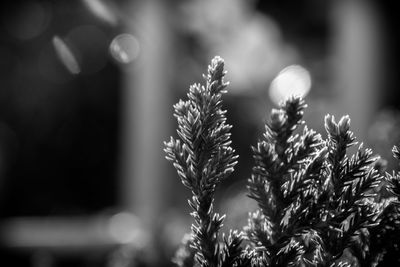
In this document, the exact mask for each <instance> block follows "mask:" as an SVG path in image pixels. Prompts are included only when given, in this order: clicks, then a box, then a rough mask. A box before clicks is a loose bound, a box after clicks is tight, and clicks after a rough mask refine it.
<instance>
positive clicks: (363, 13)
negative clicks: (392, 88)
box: [331, 0, 383, 140]
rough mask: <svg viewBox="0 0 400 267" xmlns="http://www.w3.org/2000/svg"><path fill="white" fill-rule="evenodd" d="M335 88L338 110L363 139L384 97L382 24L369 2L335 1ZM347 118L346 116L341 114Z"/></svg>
mask: <svg viewBox="0 0 400 267" xmlns="http://www.w3.org/2000/svg"><path fill="white" fill-rule="evenodd" d="M331 3H332V4H333V7H334V8H333V12H332V26H333V56H334V74H333V77H334V83H335V84H334V86H335V87H336V88H335V92H337V93H338V98H337V99H338V103H339V107H338V110H342V111H343V113H346V114H349V115H350V117H351V119H352V122H351V123H352V129H353V131H354V132H355V133H356V135H357V137H359V138H360V140H365V139H366V137H367V130H368V125H369V124H370V123H371V120H372V116H373V115H374V113H375V112H376V110H377V108H378V106H379V104H380V102H381V100H382V96H381V95H380V90H379V89H381V90H382V88H379V85H380V84H381V77H382V60H383V55H382V48H383V45H382V40H383V38H382V36H381V35H382V32H383V31H382V30H383V29H382V25H381V24H380V20H379V16H378V14H377V11H376V9H373V7H372V4H371V2H370V1H361V0H339V1H332V2H331ZM338 115H344V114H338Z"/></svg>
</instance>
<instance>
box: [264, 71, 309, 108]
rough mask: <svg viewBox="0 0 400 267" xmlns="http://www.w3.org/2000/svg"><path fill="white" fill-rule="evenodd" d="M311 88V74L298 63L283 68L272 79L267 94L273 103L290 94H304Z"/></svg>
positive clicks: (282, 99) (284, 98) (277, 102)
mask: <svg viewBox="0 0 400 267" xmlns="http://www.w3.org/2000/svg"><path fill="white" fill-rule="evenodd" d="M310 89H311V76H310V73H309V72H308V70H306V69H305V68H303V67H302V66H299V65H291V66H288V67H286V68H284V69H283V70H282V71H281V72H279V74H278V75H277V76H276V77H275V79H274V80H273V81H272V83H271V85H270V88H269V96H270V98H271V100H272V101H273V102H274V103H275V104H279V103H280V102H281V101H284V100H286V99H287V98H288V97H290V96H292V95H297V96H302V97H304V96H306V95H307V94H308V93H309V92H310Z"/></svg>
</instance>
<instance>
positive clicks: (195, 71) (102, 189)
mask: <svg viewBox="0 0 400 267" xmlns="http://www.w3.org/2000/svg"><path fill="white" fill-rule="evenodd" d="M398 11H399V9H398V8H396V6H395V5H394V3H391V2H390V1H357V0H349V1H345V0H339V1H318V0H301V1H295V2H294V1H286V0H285V1H275V0H273V1H260V0H258V1H257V0H252V1H248V0H247V1H245V0H189V1H183V0H171V1H161V0H158V1H157V0H150V1H128V0H125V1H123V0H117V1H111V0H81V1H51V0H29V1H9V2H7V1H3V2H2V3H1V4H0V265H1V266H40V267H48V266H51V267H52V266H108V267H123V266H126V267H127V266H171V263H170V258H171V257H172V255H173V253H174V251H175V250H176V248H177V246H178V245H179V243H180V240H181V239H182V237H183V235H184V233H185V232H188V231H189V230H190V223H191V218H190V216H189V214H188V212H189V207H187V201H186V198H187V197H188V196H189V192H186V191H187V190H185V188H184V187H183V186H182V185H181V184H180V181H179V180H178V177H177V175H176V174H175V171H174V169H173V167H172V166H171V165H170V164H169V163H168V162H167V161H166V160H165V159H164V154H163V151H162V148H163V141H164V140H168V139H169V136H170V135H174V134H175V133H174V129H175V127H176V123H175V121H174V118H173V116H172V112H173V109H172V105H173V104H174V103H175V102H177V101H178V99H179V98H183V97H185V94H186V90H187V89H188V87H189V85H190V84H192V83H194V82H201V79H202V78H201V74H202V73H204V72H205V71H206V67H207V64H208V63H209V61H210V59H211V58H212V57H213V56H214V55H220V56H222V57H223V58H224V59H225V63H226V69H227V70H228V74H227V77H226V80H229V81H230V82H231V85H230V88H229V94H227V95H226V98H225V108H226V109H227V110H228V121H229V123H230V124H233V126H234V128H233V133H232V138H233V146H234V148H235V149H236V151H237V152H238V154H239V156H240V160H239V164H238V165H237V167H236V172H235V173H234V175H233V176H232V177H231V178H230V179H229V180H228V181H226V182H224V184H223V186H222V188H221V189H220V190H218V192H217V210H219V211H220V212H222V213H227V214H228V217H227V220H226V222H225V225H226V227H227V228H229V227H234V228H241V227H242V226H243V225H244V224H245V222H246V216H247V212H248V211H250V210H251V209H254V203H253V202H252V201H250V200H248V199H247V197H246V191H245V185H246V179H247V178H248V177H249V175H250V170H251V164H252V159H251V150H250V146H251V145H253V144H254V143H255V142H256V140H257V138H258V136H260V135H261V133H262V131H263V130H264V123H265V122H266V119H267V116H268V113H269V110H270V109H271V108H273V107H276V106H277V104H278V103H279V101H282V100H283V99H285V98H286V97H287V96H289V95H290V94H293V93H296V94H301V95H304V96H305V98H306V101H307V103H308V104H309V108H308V109H307V112H306V114H305V118H306V121H307V123H308V125H309V127H310V128H313V129H315V130H317V131H319V132H321V133H322V134H323V135H324V130H323V117H324V115H325V114H326V113H331V114H334V115H335V116H336V117H337V118H340V117H341V116H342V115H345V114H349V115H350V117H351V118H352V128H353V131H354V132H355V134H356V136H357V137H358V138H359V140H361V141H363V142H364V143H365V144H366V145H367V146H369V147H371V148H373V149H374V151H375V152H376V153H378V154H380V155H382V157H383V158H385V159H387V160H388V166H389V169H397V165H396V163H395V162H394V161H392V159H391V152H390V151H391V147H392V146H393V145H394V144H397V143H398V142H400V111H399V109H400V100H399V98H398V93H397V92H398V88H397V86H398V84H399V82H400V75H398V62H399V59H400V55H399V49H398V47H400V46H399V40H400V39H399V37H398V36H400V35H399V34H400V30H399V28H398V27H397V16H398V15H397V13H398ZM238 204H240V205H238Z"/></svg>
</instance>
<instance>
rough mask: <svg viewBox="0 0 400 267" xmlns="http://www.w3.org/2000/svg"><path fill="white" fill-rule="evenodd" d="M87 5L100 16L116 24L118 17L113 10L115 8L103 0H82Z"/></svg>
mask: <svg viewBox="0 0 400 267" xmlns="http://www.w3.org/2000/svg"><path fill="white" fill-rule="evenodd" d="M82 1H83V3H84V4H85V5H86V7H87V8H88V9H89V10H90V11H91V12H92V13H93V14H94V15H96V16H97V17H98V18H100V19H102V20H104V21H106V22H108V23H110V24H112V25H116V24H117V22H118V18H117V17H116V15H115V13H114V12H113V8H112V7H111V6H109V5H108V4H106V3H105V2H104V1H102V0H82Z"/></svg>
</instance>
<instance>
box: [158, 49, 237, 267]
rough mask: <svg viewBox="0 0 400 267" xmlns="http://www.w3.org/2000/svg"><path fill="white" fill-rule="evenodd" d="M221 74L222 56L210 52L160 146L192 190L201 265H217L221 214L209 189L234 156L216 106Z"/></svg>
mask: <svg viewBox="0 0 400 267" xmlns="http://www.w3.org/2000/svg"><path fill="white" fill-rule="evenodd" d="M224 75H225V71H224V61H223V60H222V59H221V58H220V57H215V58H214V59H213V60H212V61H211V65H210V66H209V67H208V73H207V75H203V77H204V79H205V85H200V84H194V85H192V86H191V87H190V89H189V93H188V94H187V97H188V100H186V101H182V100H180V101H179V102H178V103H177V104H176V105H175V106H174V110H175V113H174V116H175V117H176V119H177V122H178V130H177V134H178V137H179V139H174V138H173V137H171V139H170V141H169V142H166V143H165V149H164V150H165V152H166V154H167V156H166V158H167V159H168V160H170V161H172V163H173V165H174V167H175V168H176V170H177V172H178V175H179V177H180V179H181V181H182V183H183V184H184V185H185V186H186V187H188V188H189V189H190V190H191V191H192V193H193V197H192V199H191V200H189V205H190V206H191V207H192V209H193V212H192V213H191V215H192V216H193V218H194V220H195V223H194V224H193V225H192V228H191V229H192V234H193V236H192V242H191V245H192V247H193V248H194V249H195V251H196V256H195V257H196V260H197V262H198V263H199V264H200V265H202V266H218V264H219V261H220V259H221V253H223V251H221V250H220V245H219V241H218V232H219V229H220V228H221V226H222V223H223V220H224V216H220V215H219V214H217V213H214V212H213V202H214V192H215V189H216V187H217V186H218V184H219V183H220V182H221V181H222V180H223V179H225V178H226V177H228V176H229V175H230V174H231V173H232V172H233V169H234V166H235V165H236V159H237V156H236V155H235V151H234V150H233V149H232V147H231V146H230V144H231V141H230V129H231V126H230V125H229V124H227V123H226V117H225V113H226V111H224V110H222V94H224V93H226V87H227V85H228V83H225V82H224V80H223V78H224ZM235 240H236V239H235Z"/></svg>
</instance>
